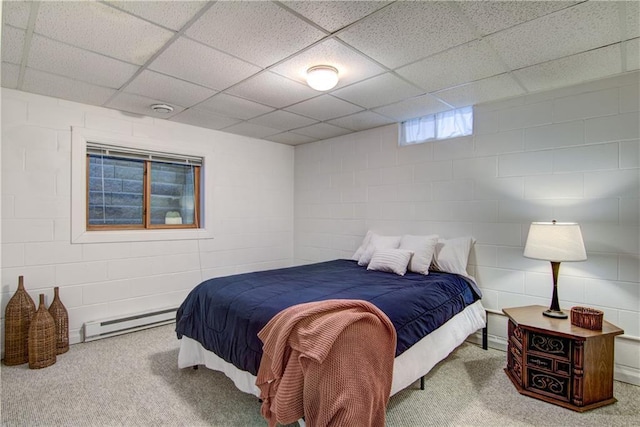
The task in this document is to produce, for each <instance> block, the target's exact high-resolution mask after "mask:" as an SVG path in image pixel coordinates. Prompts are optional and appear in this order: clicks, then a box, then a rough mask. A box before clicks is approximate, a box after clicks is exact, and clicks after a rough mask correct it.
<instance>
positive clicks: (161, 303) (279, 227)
mask: <svg viewBox="0 0 640 427" xmlns="http://www.w3.org/2000/svg"><path fill="white" fill-rule="evenodd" d="M1 97H2V98H1V100H2V145H1V154H2V158H1V165H2V217H1V218H2V219H1V226H2V227H1V233H2V234H1V241H2V254H1V258H0V259H1V280H2V282H1V297H2V304H1V307H0V309H1V313H2V314H1V315H2V326H4V312H5V307H6V304H7V302H8V300H9V298H10V297H11V295H13V293H14V292H15V290H16V288H17V284H18V276H20V275H23V276H24V277H25V287H26V289H27V290H28V291H29V293H30V294H31V296H32V298H33V299H34V300H35V301H37V297H38V294H39V293H44V294H45V295H46V301H47V304H49V303H50V302H51V299H52V298H53V287H54V286H59V287H60V296H61V299H62V301H63V303H64V304H65V306H66V307H67V309H68V311H69V319H70V329H71V332H70V336H71V342H72V343H75V342H79V341H80V340H81V339H82V335H81V328H82V325H83V324H84V323H85V322H87V321H90V320H98V319H102V318H105V317H111V316H120V315H126V314H135V313H140V312H143V311H151V310H155V309H159V308H166V307H177V306H178V305H179V304H180V303H181V302H182V300H183V299H184V297H185V296H186V294H187V293H188V292H189V291H190V290H191V289H192V288H193V287H194V286H196V285H197V284H198V283H200V282H201V281H202V280H204V279H207V278H210V277H215V276H222V275H228V274H234V273H241V272H246V271H254V270H263V269H269V268H276V267H285V266H290V265H291V264H292V260H293V148H292V147H290V146H286V145H282V144H276V143H271V142H268V141H259V140H255V139H252V138H248V137H242V136H238V135H230V134H226V133H223V132H217V131H213V130H208V129H202V128H197V127H193V126H189V125H184V124H180V123H173V122H169V121H166V120H157V119H152V118H149V117H137V116H134V115H128V114H123V113H120V112H117V111H115V110H109V109H105V108H99V107H93V106H88V105H84V104H78V103H74V102H68V101H64V100H60V99H55V98H50V97H44V96H39V95H34V94H29V93H25V92H19V91H14V90H10V89H2V92H1ZM71 126H79V127H84V128H87V129H91V130H94V131H103V132H107V133H109V134H111V135H116V136H117V135H122V136H123V137H125V136H132V137H137V138H142V139H145V140H148V141H154V142H162V143H163V144H165V145H166V144H173V146H174V147H175V152H176V153H182V152H183V151H181V150H187V149H193V150H197V151H198V152H205V153H208V154H209V157H208V159H211V161H209V163H207V164H205V168H211V169H209V172H210V175H209V176H210V177H211V178H210V179H209V180H208V181H207V182H204V188H203V191H204V192H205V197H208V198H212V199H213V203H212V206H213V207H214V210H215V212H214V214H213V216H212V218H211V219H212V221H210V222H209V223H207V224H206V227H207V229H209V230H212V236H213V238H193V239H186V240H184V239H182V240H173V239H170V238H169V239H167V240H157V241H136V240H135V239H132V240H131V241H123V242H114V243H86V244H71V221H72V215H71V199H72V194H71V179H72V174H71V169H72V167H71V166H72V165H71V140H72V138H71ZM73 179H83V178H82V177H79V178H76V177H73ZM0 341H1V342H2V343H4V338H3V337H2V339H1V340H0Z"/></svg>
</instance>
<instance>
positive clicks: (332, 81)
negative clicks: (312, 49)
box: [307, 65, 338, 91]
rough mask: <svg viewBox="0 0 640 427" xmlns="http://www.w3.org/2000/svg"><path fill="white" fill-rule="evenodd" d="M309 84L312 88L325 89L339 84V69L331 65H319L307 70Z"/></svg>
mask: <svg viewBox="0 0 640 427" xmlns="http://www.w3.org/2000/svg"><path fill="white" fill-rule="evenodd" d="M307 84H309V86H310V87H311V88H312V89H315V90H320V91H325V90H329V89H333V88H334V87H335V86H336V85H337V84H338V70H337V69H336V68H334V67H331V66H329V65H317V66H315V67H311V68H309V69H308V70H307Z"/></svg>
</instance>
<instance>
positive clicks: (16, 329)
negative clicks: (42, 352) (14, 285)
mask: <svg viewBox="0 0 640 427" xmlns="http://www.w3.org/2000/svg"><path fill="white" fill-rule="evenodd" d="M35 312H36V305H35V304H34V303H33V300H32V299H31V297H30V296H29V294H28V293H27V291H26V290H25V289H24V277H23V276H20V277H18V290H16V293H15V294H13V296H12V297H11V299H10V300H9V302H8V303H7V308H6V309H5V312H4V319H5V320H4V322H5V323H4V325H5V326H4V327H5V331H4V364H5V365H9V366H11V365H21V364H23V363H27V362H28V361H29V343H28V337H29V325H30V324H31V318H32V317H33V315H34V313H35Z"/></svg>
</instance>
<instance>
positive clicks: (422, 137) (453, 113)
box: [399, 106, 473, 145]
mask: <svg viewBox="0 0 640 427" xmlns="http://www.w3.org/2000/svg"><path fill="white" fill-rule="evenodd" d="M472 133H473V107H472V106H469V107H463V108H458V109H455V110H450V111H443V112H441V113H437V114H431V115H428V116H423V117H418V118H415V119H411V120H407V121H405V122H402V123H401V125H400V142H399V143H400V145H411V144H420V143H422V142H426V141H429V140H436V139H447V138H455V137H459V136H465V135H471V134H472Z"/></svg>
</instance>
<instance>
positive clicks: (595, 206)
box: [295, 72, 640, 384]
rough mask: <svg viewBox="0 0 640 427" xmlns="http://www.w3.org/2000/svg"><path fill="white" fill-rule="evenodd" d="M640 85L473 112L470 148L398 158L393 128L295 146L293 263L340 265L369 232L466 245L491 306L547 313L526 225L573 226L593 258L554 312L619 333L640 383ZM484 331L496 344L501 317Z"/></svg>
mask: <svg viewBox="0 0 640 427" xmlns="http://www.w3.org/2000/svg"><path fill="white" fill-rule="evenodd" d="M639 81H640V74H639V73H638V72H635V73H630V74H627V75H624V76H620V77H617V78H611V79H606V80H601V81H597V82H592V83H589V84H583V85H580V86H575V87H570V88H564V89H559V90H555V91H550V92H544V93H539V94H535V95H529V96H523V97H519V98H515V99H510V100H508V101H503V102H496V103H491V104H485V105H479V106H477V108H476V109H475V133H474V135H473V136H470V137H464V138H457V139H451V140H447V141H438V142H428V143H425V144H420V145H415V146H409V147H398V139H397V127H396V126H395V125H391V126H386V127H382V128H378V129H373V130H369V131H363V132H360V133H356V134H351V135H346V136H342V137H337V138H333V139H330V140H325V141H320V142H315V143H311V144H306V145H301V146H297V147H296V150H295V258H296V263H307V262H313V261H322V260H328V259H333V258H339V257H341V258H348V257H350V256H351V255H352V254H353V252H354V251H355V249H356V248H357V247H358V245H359V244H360V242H361V240H362V238H363V236H364V234H365V233H366V231H367V230H369V229H372V230H376V231H378V232H379V233H382V234H405V233H412V234H431V233H437V234H440V235H441V236H443V237H445V238H452V237H457V236H465V235H472V236H474V237H475V238H476V240H477V243H476V245H475V247H474V249H473V252H472V254H471V259H470V266H469V270H470V273H471V274H473V275H474V276H475V277H476V278H477V280H478V283H479V285H480V287H481V288H482V290H483V292H484V296H483V304H484V306H485V307H486V308H488V309H491V310H494V311H497V312H499V311H500V310H501V309H502V308H503V307H513V306H522V305H531V304H539V305H543V306H549V303H550V298H551V291H552V289H551V288H552V285H551V283H552V281H551V272H550V265H549V263H548V262H545V261H538V260H531V259H527V258H524V257H523V256H522V252H523V247H524V243H525V241H526V235H527V232H528V229H529V225H530V223H531V222H532V221H550V220H552V219H557V220H558V221H577V222H579V223H580V225H581V227H582V232H583V236H584V240H585V245H586V249H587V254H588V260H587V261H585V262H580V263H568V262H567V263H563V264H562V266H561V268H560V279H559V298H560V303H561V306H562V307H565V308H570V307H572V306H576V305H580V306H589V307H594V308H598V309H601V310H603V311H604V312H605V319H606V320H608V321H610V322H612V323H614V324H616V325H618V326H620V327H621V328H623V329H624V330H625V337H626V338H618V339H617V340H616V363H617V367H616V377H617V378H619V379H623V380H627V381H631V382H635V383H636V384H640V375H639V372H640V370H639V369H640V342H639V338H638V337H640V259H639V258H640V257H639V246H640V213H639V211H640V199H639V197H640V176H639V166H640V160H639V157H640V150H639V146H640V142H639V138H640V130H639V129H640V124H639V123H640V120H639V118H638V117H639V107H638V104H639V100H640V93H639V92H640V90H639V87H638V82H639ZM489 333H490V334H491V335H492V336H493V338H494V340H496V341H497V342H498V343H504V342H505V341H504V340H505V336H506V320H505V318H504V317H502V316H499V315H492V316H490V319H489Z"/></svg>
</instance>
